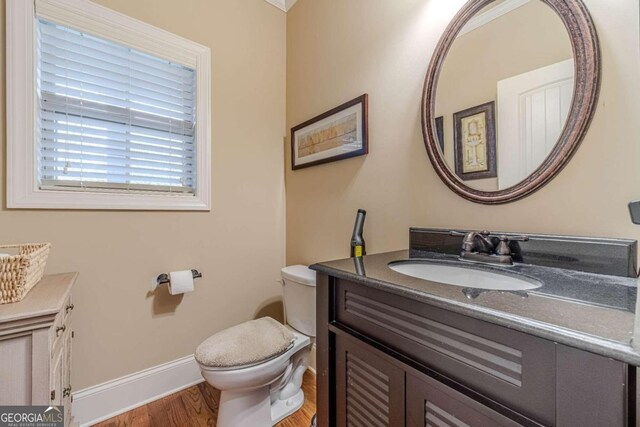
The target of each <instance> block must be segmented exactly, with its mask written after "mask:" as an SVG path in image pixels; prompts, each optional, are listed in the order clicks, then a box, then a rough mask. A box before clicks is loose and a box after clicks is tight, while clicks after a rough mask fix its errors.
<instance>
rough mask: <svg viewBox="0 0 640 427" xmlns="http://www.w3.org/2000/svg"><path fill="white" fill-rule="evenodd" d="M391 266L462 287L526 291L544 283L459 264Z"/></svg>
mask: <svg viewBox="0 0 640 427" xmlns="http://www.w3.org/2000/svg"><path fill="white" fill-rule="evenodd" d="M389 268H390V269H392V270H394V271H397V272H398V273H401V274H404V275H407V276H411V277H415V278H418V279H423V280H429V281H432V282H438V283H444V284H446V285H452V286H460V287H461V288H474V289H489V290H494V291H526V290H531V289H536V288H539V287H541V286H542V283H540V282H538V281H536V280H533V279H529V278H519V277H516V276H515V275H511V274H500V273H494V272H490V271H484V270H478V269H474V268H466V267H463V266H457V265H447V264H434V263H425V262H410V261H409V262H396V263H390V264H389Z"/></svg>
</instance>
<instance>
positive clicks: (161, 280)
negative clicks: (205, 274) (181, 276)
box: [155, 268, 202, 288]
mask: <svg viewBox="0 0 640 427" xmlns="http://www.w3.org/2000/svg"><path fill="white" fill-rule="evenodd" d="M191 274H193V278H194V279H199V278H201V277H202V273H200V272H199V271H198V270H196V269H193V268H192V269H191ZM169 283H171V280H169V274H167V273H162V274H161V275H159V276H158V277H157V278H156V286H155V287H156V288H157V287H158V286H160V285H167V284H169Z"/></svg>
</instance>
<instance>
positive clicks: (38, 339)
mask: <svg viewBox="0 0 640 427" xmlns="http://www.w3.org/2000/svg"><path fill="white" fill-rule="evenodd" d="M77 277H78V273H64V274H55V275H51V276H45V277H44V278H43V279H42V280H41V281H40V283H38V284H37V285H36V286H35V287H34V288H33V289H32V290H31V291H30V292H29V293H28V294H27V296H26V297H25V298H24V299H23V300H22V301H20V302H16V303H13V304H3V305H0V405H47V406H48V405H64V411H65V417H64V418H65V424H66V425H70V424H71V347H72V345H71V342H72V338H73V331H72V329H71V321H72V318H73V308H74V305H73V300H72V298H71V289H72V287H73V284H74V283H75V281H76V278H77Z"/></svg>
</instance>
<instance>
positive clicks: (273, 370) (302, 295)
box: [195, 265, 316, 427]
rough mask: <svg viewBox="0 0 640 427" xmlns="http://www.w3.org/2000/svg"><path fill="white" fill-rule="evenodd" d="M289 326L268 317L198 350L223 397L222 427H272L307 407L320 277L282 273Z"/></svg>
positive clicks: (297, 270) (304, 271) (299, 271)
mask: <svg viewBox="0 0 640 427" xmlns="http://www.w3.org/2000/svg"><path fill="white" fill-rule="evenodd" d="M281 273H282V283H283V300H284V310H285V319H286V325H282V324H281V323H279V322H277V321H276V320H274V319H271V318H270V317H264V318H261V319H257V320H251V321H249V322H245V323H242V324H240V325H236V326H233V327H231V328H228V329H225V330H224V331H221V332H218V333H217V334H214V335H212V336H211V337H209V338H208V339H207V340H205V341H204V342H203V343H202V344H200V345H199V346H198V348H197V349H196V353H195V357H196V361H197V362H198V364H199V365H200V370H201V372H202V376H203V377H204V379H205V380H206V381H207V382H208V383H209V384H210V385H211V386H213V387H215V388H216V389H218V390H220V391H221V395H220V406H219V410H218V421H217V425H218V427H237V426H251V427H263V426H264V427H267V426H272V425H274V424H276V423H278V422H279V421H281V420H283V419H284V418H286V417H287V416H289V415H291V414H293V413H294V412H295V411H297V410H298V409H300V408H301V407H302V405H303V403H304V393H303V391H302V388H301V386H302V378H303V375H304V373H305V371H306V370H307V367H308V366H309V354H310V351H311V337H315V335H316V304H315V301H316V274H315V272H314V271H312V270H310V269H309V268H308V267H306V266H304V265H294V266H290V267H285V268H283V269H282V270H281Z"/></svg>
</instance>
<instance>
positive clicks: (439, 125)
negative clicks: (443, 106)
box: [435, 116, 444, 154]
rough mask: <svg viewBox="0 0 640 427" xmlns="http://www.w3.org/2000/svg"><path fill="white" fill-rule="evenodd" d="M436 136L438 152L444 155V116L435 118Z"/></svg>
mask: <svg viewBox="0 0 640 427" xmlns="http://www.w3.org/2000/svg"><path fill="white" fill-rule="evenodd" d="M435 120H436V135H437V136H438V145H439V146H440V151H441V152H442V153H443V154H444V116H440V117H436V119H435Z"/></svg>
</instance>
